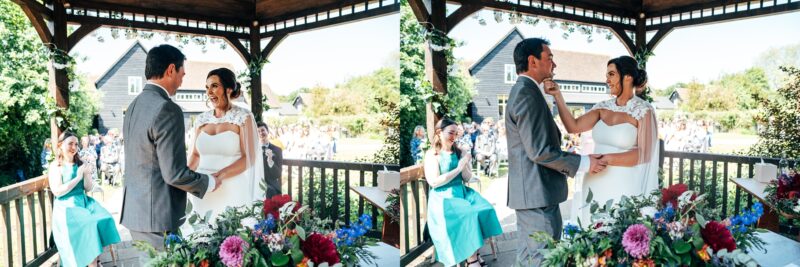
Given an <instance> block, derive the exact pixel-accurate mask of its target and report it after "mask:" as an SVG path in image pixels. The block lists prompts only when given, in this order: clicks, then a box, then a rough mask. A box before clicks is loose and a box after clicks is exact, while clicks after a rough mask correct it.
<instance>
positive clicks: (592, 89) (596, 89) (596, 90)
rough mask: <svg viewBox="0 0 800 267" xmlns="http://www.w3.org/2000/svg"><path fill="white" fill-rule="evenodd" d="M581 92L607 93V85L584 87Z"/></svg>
mask: <svg viewBox="0 0 800 267" xmlns="http://www.w3.org/2000/svg"><path fill="white" fill-rule="evenodd" d="M581 91H583V92H586V93H605V92H606V86H605V85H583V86H582V88H581Z"/></svg>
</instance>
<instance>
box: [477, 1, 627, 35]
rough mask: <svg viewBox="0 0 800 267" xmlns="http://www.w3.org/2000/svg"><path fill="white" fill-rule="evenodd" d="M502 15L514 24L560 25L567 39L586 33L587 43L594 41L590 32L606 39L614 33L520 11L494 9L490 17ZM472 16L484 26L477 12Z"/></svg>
mask: <svg viewBox="0 0 800 267" xmlns="http://www.w3.org/2000/svg"><path fill="white" fill-rule="evenodd" d="M544 9H545V10H548V11H550V10H551V9H550V8H548V7H545V8H544ZM504 16H507V17H508V22H509V23H511V24H514V25H516V24H520V23H525V24H528V25H531V26H534V27H535V26H536V25H538V24H539V23H540V22H542V21H544V22H545V23H547V25H548V26H549V27H550V29H555V28H556V27H560V28H561V30H563V31H564V33H563V34H561V37H562V38H564V39H569V37H570V36H572V34H574V33H575V32H578V33H581V34H583V35H586V42H588V43H591V42H593V41H594V39H592V33H597V34H604V35H605V38H606V40H611V39H612V38H613V37H614V34H613V33H612V32H611V31H609V30H608V29H605V28H601V27H595V26H594V25H587V24H581V23H575V22H572V21H567V20H561V19H556V18H549V17H541V18H540V17H538V16H534V15H523V14H522V13H520V12H516V11H511V12H504V11H498V10H495V11H494V12H493V16H492V17H493V18H494V21H495V22H497V23H502V22H503V21H504ZM472 17H473V19H476V20H478V24H480V25H481V26H486V19H484V18H483V17H481V15H480V14H479V13H475V15H473V16H472Z"/></svg>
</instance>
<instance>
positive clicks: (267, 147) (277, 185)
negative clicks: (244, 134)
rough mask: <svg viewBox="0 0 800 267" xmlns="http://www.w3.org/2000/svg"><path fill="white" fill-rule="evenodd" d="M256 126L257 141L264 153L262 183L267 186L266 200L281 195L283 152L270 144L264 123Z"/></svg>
mask: <svg viewBox="0 0 800 267" xmlns="http://www.w3.org/2000/svg"><path fill="white" fill-rule="evenodd" d="M256 125H258V139H259V141H261V150H263V151H264V155H263V156H264V181H265V182H266V184H267V192H266V193H267V198H271V197H272V196H274V195H280V194H281V171H282V168H283V150H282V149H281V148H280V147H278V146H276V145H274V144H272V143H270V139H269V127H267V124H266V123H264V122H258V123H256Z"/></svg>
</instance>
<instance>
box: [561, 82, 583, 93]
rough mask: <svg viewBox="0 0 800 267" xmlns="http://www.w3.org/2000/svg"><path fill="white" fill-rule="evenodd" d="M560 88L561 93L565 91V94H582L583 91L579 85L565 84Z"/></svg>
mask: <svg viewBox="0 0 800 267" xmlns="http://www.w3.org/2000/svg"><path fill="white" fill-rule="evenodd" d="M559 87H561V91H563V92H580V91H581V86H580V85H578V84H572V83H565V84H561V85H559Z"/></svg>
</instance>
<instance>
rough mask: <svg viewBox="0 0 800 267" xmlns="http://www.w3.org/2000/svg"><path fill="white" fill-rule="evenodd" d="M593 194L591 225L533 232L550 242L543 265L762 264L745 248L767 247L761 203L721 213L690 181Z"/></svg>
mask: <svg viewBox="0 0 800 267" xmlns="http://www.w3.org/2000/svg"><path fill="white" fill-rule="evenodd" d="M588 195H589V196H588V198H587V202H589V203H591V211H592V214H593V215H592V218H591V222H590V223H588V224H587V226H585V227H582V226H579V225H571V224H568V225H567V226H566V227H564V235H563V238H562V239H561V240H553V239H552V237H551V236H550V235H548V234H545V233H536V234H534V235H532V237H533V238H534V239H537V240H539V241H544V242H546V243H547V247H546V248H545V249H544V255H545V256H544V262H543V263H542V265H543V266H757V263H756V262H755V261H754V260H753V259H752V258H751V257H750V256H749V255H747V254H746V252H747V251H749V250H750V249H756V248H758V249H763V247H762V246H763V244H764V242H763V241H762V240H761V239H760V238H759V237H758V236H757V235H756V232H758V231H761V230H758V229H756V228H755V227H754V226H753V225H754V224H755V223H756V221H757V220H758V218H759V217H760V216H761V215H762V214H763V212H764V211H763V207H762V206H761V204H760V203H756V204H754V205H753V206H752V207H751V208H750V209H748V210H746V211H745V212H744V213H743V214H740V215H737V216H734V217H732V218H727V219H719V218H716V217H717V215H716V214H714V212H713V211H712V210H711V209H709V208H706V201H705V195H699V194H697V192H694V191H690V190H688V188H687V186H686V185H685V184H677V185H673V186H671V187H669V188H664V189H661V190H655V191H654V192H652V193H651V194H649V195H642V196H636V197H622V198H621V199H620V202H619V203H616V204H615V203H613V201H611V200H610V201H608V202H607V203H606V204H605V205H604V206H603V207H600V206H599V205H598V204H597V203H596V202H594V201H591V198H592V193H591V191H590V192H589V194H588ZM578 224H581V223H580V222H578Z"/></svg>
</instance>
